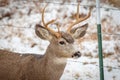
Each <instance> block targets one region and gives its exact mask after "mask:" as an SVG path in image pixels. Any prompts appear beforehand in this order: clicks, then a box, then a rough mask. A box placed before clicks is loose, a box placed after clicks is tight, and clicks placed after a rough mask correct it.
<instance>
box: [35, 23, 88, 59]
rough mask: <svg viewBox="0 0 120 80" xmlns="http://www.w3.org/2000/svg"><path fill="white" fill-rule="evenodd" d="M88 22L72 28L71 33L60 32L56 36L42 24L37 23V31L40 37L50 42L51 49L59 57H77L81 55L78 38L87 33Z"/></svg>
mask: <svg viewBox="0 0 120 80" xmlns="http://www.w3.org/2000/svg"><path fill="white" fill-rule="evenodd" d="M87 27H88V24H85V25H83V26H80V27H77V28H73V29H71V31H70V33H67V32H59V33H60V37H57V36H55V35H54V34H52V33H51V32H50V31H48V30H47V29H46V28H44V27H42V26H41V25H36V29H35V32H36V34H37V36H38V37H40V38H41V39H44V40H48V41H49V42H50V45H49V48H48V49H49V51H51V52H52V53H53V54H54V55H55V56H57V57H65V58H77V57H80V56H81V53H80V50H78V48H79V47H77V44H76V42H75V41H76V39H79V38H81V37H83V36H84V35H85V33H86V30H87Z"/></svg>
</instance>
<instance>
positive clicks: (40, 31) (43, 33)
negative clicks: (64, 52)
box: [35, 24, 52, 41]
mask: <svg viewBox="0 0 120 80" xmlns="http://www.w3.org/2000/svg"><path fill="white" fill-rule="evenodd" d="M35 33H36V35H37V36H38V37H40V38H41V39H44V40H49V41H50V40H51V39H52V34H51V33H50V32H49V31H48V30H47V29H46V28H44V27H43V26H41V25H39V24H37V25H36V26H35Z"/></svg>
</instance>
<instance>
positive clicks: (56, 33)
mask: <svg viewBox="0 0 120 80" xmlns="http://www.w3.org/2000/svg"><path fill="white" fill-rule="evenodd" d="M47 5H48V4H47ZM47 5H46V6H45V7H44V9H43V11H42V22H43V25H44V26H45V28H46V29H47V30H48V31H50V32H51V33H52V34H54V35H55V36H56V37H57V38H59V37H60V36H61V35H60V33H59V32H55V31H54V30H53V29H51V28H49V27H48V25H49V24H51V23H53V22H55V21H56V19H53V20H51V21H49V22H47V23H45V21H44V12H45V8H46V7H47ZM58 31H59V30H58Z"/></svg>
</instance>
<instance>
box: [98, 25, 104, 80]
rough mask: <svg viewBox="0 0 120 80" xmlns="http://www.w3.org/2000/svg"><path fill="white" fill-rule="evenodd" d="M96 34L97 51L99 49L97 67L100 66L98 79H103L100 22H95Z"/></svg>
mask: <svg viewBox="0 0 120 80" xmlns="http://www.w3.org/2000/svg"><path fill="white" fill-rule="evenodd" d="M97 34H98V48H99V49H98V51H99V68H100V80H104V68H103V55H102V37H101V24H97Z"/></svg>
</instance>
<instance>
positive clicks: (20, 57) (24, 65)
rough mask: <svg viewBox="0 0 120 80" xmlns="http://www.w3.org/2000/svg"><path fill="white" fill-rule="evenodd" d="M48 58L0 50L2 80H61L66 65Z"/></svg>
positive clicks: (0, 78) (0, 74)
mask: <svg viewBox="0 0 120 80" xmlns="http://www.w3.org/2000/svg"><path fill="white" fill-rule="evenodd" d="M44 57H47V55H45V56H44ZM48 58H50V59H48ZM48 58H43V57H42V58H41V57H36V56H34V55H31V54H30V55H28V54H27V55H26V54H16V53H13V52H8V51H5V50H0V80H59V78H60V76H61V74H62V72H63V70H64V67H65V64H62V65H61V64H58V65H56V63H53V61H54V60H53V57H52V56H51V57H48ZM61 69H62V70H61ZM53 71H54V72H53ZM54 73H55V74H54ZM56 73H57V74H56ZM51 74H53V75H51ZM49 75H50V76H49Z"/></svg>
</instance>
